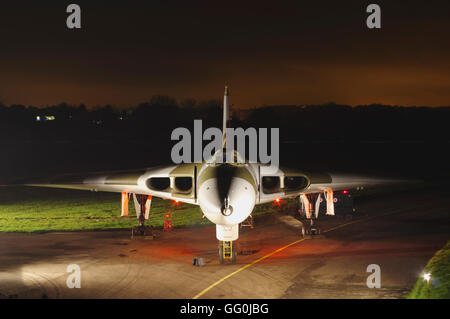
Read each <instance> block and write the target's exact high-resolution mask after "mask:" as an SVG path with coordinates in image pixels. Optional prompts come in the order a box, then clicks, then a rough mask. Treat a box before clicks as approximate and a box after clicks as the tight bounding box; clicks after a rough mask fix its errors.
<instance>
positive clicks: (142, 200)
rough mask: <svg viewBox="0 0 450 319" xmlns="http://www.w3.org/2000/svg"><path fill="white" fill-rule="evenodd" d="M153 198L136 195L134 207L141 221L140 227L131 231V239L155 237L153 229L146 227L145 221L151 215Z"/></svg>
mask: <svg viewBox="0 0 450 319" xmlns="http://www.w3.org/2000/svg"><path fill="white" fill-rule="evenodd" d="M151 201H152V197H151V196H148V195H141V194H134V206H135V207H136V215H137V218H138V220H139V226H135V227H133V228H132V229H131V238H133V237H134V236H151V237H153V238H154V237H155V235H154V233H153V228H152V227H151V226H145V220H146V219H148V218H149V215H150V205H151Z"/></svg>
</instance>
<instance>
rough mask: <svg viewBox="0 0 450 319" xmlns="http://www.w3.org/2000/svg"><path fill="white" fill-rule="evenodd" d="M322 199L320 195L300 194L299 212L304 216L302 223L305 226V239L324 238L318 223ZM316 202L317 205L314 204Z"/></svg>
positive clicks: (303, 227)
mask: <svg viewBox="0 0 450 319" xmlns="http://www.w3.org/2000/svg"><path fill="white" fill-rule="evenodd" d="M320 199H321V196H320V194H300V203H301V209H299V212H301V214H302V215H303V216H304V218H302V220H301V222H302V224H303V225H302V236H303V237H305V238H311V239H312V238H320V237H323V235H322V234H321V230H320V227H319V223H318V219H319V208H320ZM314 202H315V205H313V204H312V203H314ZM333 213H334V212H333Z"/></svg>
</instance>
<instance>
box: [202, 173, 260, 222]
mask: <svg viewBox="0 0 450 319" xmlns="http://www.w3.org/2000/svg"><path fill="white" fill-rule="evenodd" d="M221 195H222V194H221V190H220V185H219V183H218V180H217V179H215V178H212V179H208V180H207V181H205V182H203V184H202V185H201V186H200V188H199V192H198V200H199V204H200V208H201V209H202V211H203V213H204V214H205V216H206V217H207V218H208V219H209V220H210V221H211V222H213V223H214V224H217V225H236V224H239V223H241V222H243V221H244V220H245V219H246V218H247V217H248V216H249V215H250V214H251V212H252V211H253V207H254V206H255V200H256V194H255V190H254V188H253V186H252V185H251V184H250V183H249V182H248V181H246V180H245V179H242V178H239V177H233V178H232V179H231V181H230V186H229V189H228V194H227V195H226V197H223V196H221Z"/></svg>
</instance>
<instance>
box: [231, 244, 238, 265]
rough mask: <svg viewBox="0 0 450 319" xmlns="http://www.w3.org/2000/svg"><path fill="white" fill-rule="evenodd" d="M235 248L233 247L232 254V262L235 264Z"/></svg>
mask: <svg viewBox="0 0 450 319" xmlns="http://www.w3.org/2000/svg"><path fill="white" fill-rule="evenodd" d="M234 248H235V247H233V250H232V253H231V262H232V263H233V264H234V263H235V262H236V255H237V252H236V249H234Z"/></svg>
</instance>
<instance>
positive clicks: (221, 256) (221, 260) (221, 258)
mask: <svg viewBox="0 0 450 319" xmlns="http://www.w3.org/2000/svg"><path fill="white" fill-rule="evenodd" d="M219 261H220V263H221V264H223V263H224V259H223V247H222V245H219Z"/></svg>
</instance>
